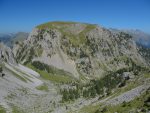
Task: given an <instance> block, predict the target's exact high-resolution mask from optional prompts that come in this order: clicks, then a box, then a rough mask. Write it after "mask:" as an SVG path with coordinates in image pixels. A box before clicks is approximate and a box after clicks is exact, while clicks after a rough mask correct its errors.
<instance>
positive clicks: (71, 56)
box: [13, 22, 147, 78]
mask: <svg viewBox="0 0 150 113" xmlns="http://www.w3.org/2000/svg"><path fill="white" fill-rule="evenodd" d="M138 50H139V49H138V46H137V45H136V43H135V42H134V41H133V39H132V37H131V36H130V35H128V34H126V33H124V32H118V33H115V34H114V33H112V32H111V31H109V30H108V29H105V28H103V27H100V26H98V25H93V24H85V23H76V22H50V23H45V24H42V25H39V26H37V27H36V28H34V29H33V31H32V32H31V34H30V35H29V37H28V39H27V40H25V41H24V42H23V43H18V44H16V45H15V46H14V48H13V53H14V56H15V58H16V59H17V60H18V61H19V62H21V63H22V64H28V63H32V62H34V61H40V62H41V63H44V64H48V65H50V66H53V67H56V68H59V69H63V70H65V71H67V72H70V73H72V75H73V76H74V77H76V78H79V77H80V76H81V75H84V77H89V78H91V77H92V78H95V77H101V76H102V75H103V74H104V73H105V72H106V71H115V70H118V69H121V68H126V67H130V66H131V65H132V64H133V63H134V64H137V65H144V66H147V63H146V62H145V59H144V58H143V57H142V56H141V55H140V54H139V51H138Z"/></svg>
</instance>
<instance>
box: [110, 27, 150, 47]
mask: <svg viewBox="0 0 150 113" xmlns="http://www.w3.org/2000/svg"><path fill="white" fill-rule="evenodd" d="M110 30H111V31H112V32H113V33H118V32H121V31H122V32H125V33H128V34H130V35H131V36H132V37H133V39H134V40H135V41H136V43H138V44H140V45H143V46H145V47H148V48H150V34H148V33H145V32H143V31H141V30H138V29H136V30H118V29H113V28H110Z"/></svg>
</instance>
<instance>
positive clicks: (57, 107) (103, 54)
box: [0, 21, 150, 113]
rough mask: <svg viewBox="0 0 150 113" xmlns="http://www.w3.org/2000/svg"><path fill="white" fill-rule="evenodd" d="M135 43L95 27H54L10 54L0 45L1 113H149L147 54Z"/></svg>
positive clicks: (56, 24) (40, 27)
mask: <svg viewBox="0 0 150 113" xmlns="http://www.w3.org/2000/svg"><path fill="white" fill-rule="evenodd" d="M134 39H135V37H132V35H130V34H128V32H124V31H117V32H115V33H114V32H113V31H112V30H110V29H107V28H104V27H102V26H99V25H96V24H88V23H78V22H61V21H59V22H58V21H55V22H48V23H44V24H41V25H38V26H36V27H35V28H34V29H33V30H32V32H31V33H30V34H29V36H28V38H27V39H26V40H24V41H16V43H14V45H13V48H11V49H10V48H9V47H7V46H5V45H4V44H2V43H1V44H0V58H1V65H0V73H1V75H2V74H5V76H3V77H1V78H0V92H2V93H1V94H0V112H1V111H4V112H8V113H11V112H12V113H50V112H53V113H68V112H69V113H101V112H102V113H104V112H106V113H123V112H124V111H127V113H128V112H133V113H134V112H143V111H144V112H149V110H150V103H149V98H150V95H149V94H150V93H149V91H150V84H149V83H150V57H149V56H150V55H149V54H150V49H149V48H146V47H145V46H142V45H139V43H136V41H135V40H134ZM16 40H17V39H16ZM134 103H135V105H134V106H133V104H134Z"/></svg>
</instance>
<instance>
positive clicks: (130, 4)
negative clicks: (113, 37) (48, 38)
mask: <svg viewBox="0 0 150 113" xmlns="http://www.w3.org/2000/svg"><path fill="white" fill-rule="evenodd" d="M49 21H77V22H86V23H93V24H99V25H101V26H104V27H107V28H118V29H140V30H143V31H145V32H148V33H150V0H0V33H4V32H18V31H25V32H30V31H31V30H32V29H33V28H34V27H35V26H36V25H38V24H41V23H44V22H49Z"/></svg>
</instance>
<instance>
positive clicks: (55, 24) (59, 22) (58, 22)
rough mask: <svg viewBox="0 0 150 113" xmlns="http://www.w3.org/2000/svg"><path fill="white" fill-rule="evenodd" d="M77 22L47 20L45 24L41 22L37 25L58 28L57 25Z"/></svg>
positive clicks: (41, 27)
mask: <svg viewBox="0 0 150 113" xmlns="http://www.w3.org/2000/svg"><path fill="white" fill-rule="evenodd" d="M75 23H76V22H61V21H54V22H47V23H44V24H41V25H39V26H37V28H39V29H45V28H57V27H56V26H59V25H61V26H62V25H68V24H75Z"/></svg>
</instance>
